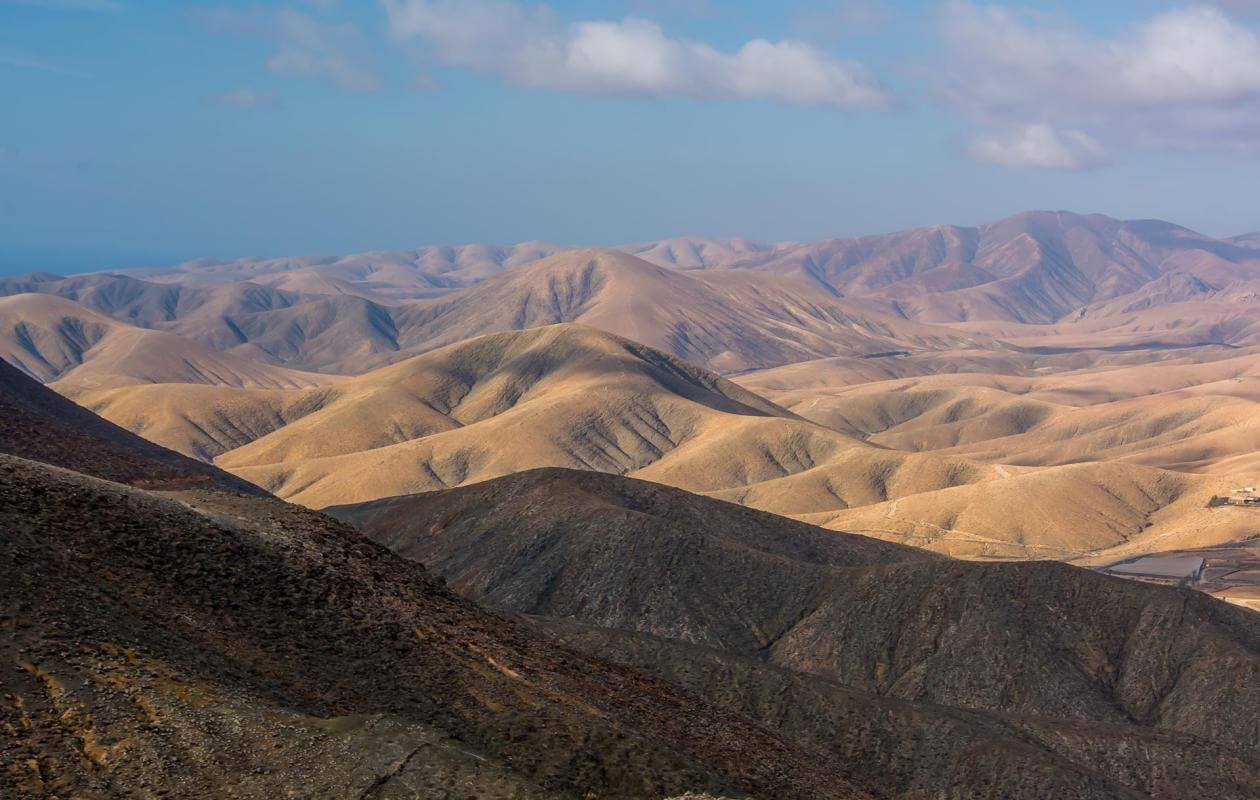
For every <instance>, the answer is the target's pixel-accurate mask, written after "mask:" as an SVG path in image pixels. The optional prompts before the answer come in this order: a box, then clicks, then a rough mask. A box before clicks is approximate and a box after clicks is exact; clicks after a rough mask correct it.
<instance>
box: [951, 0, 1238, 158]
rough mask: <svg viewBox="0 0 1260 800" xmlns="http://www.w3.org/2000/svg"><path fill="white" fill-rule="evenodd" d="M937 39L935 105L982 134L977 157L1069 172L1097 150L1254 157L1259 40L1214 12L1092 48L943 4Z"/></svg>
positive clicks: (1160, 19) (1052, 31)
mask: <svg viewBox="0 0 1260 800" xmlns="http://www.w3.org/2000/svg"><path fill="white" fill-rule="evenodd" d="M942 35H943V40H944V43H945V50H946V53H947V62H946V68H945V69H944V70H943V71H942V73H941V74H942V76H943V77H944V80H945V82H946V85H945V90H946V93H947V96H948V97H949V99H950V100H951V101H952V103H953V104H954V106H955V107H956V108H958V109H960V110H961V111H962V112H963V113H964V114H966V115H967V116H968V117H969V118H971V119H973V120H974V121H976V122H977V123H978V124H979V125H980V126H981V127H982V129H985V130H984V132H982V133H981V134H979V136H978V138H977V141H976V142H975V143H974V145H973V147H972V148H971V153H972V154H973V155H975V156H977V157H980V158H985V159H987V160H990V161H997V162H998V163H1016V162H1018V161H1020V157H1019V154H1021V153H1022V154H1025V155H1026V156H1027V157H1026V158H1025V159H1024V161H1025V162H1026V163H1028V164H1029V165H1033V166H1046V167H1059V168H1080V165H1082V164H1094V163H1097V161H1098V160H1099V159H1100V158H1101V148H1102V145H1101V144H1100V140H1101V141H1109V140H1110V141H1117V142H1119V141H1123V142H1125V143H1132V144H1134V145H1137V146H1142V147H1148V148H1157V149H1181V150H1205V151H1232V152H1245V153H1249V154H1260V136H1258V134H1260V37H1257V35H1256V33H1255V31H1253V30H1252V29H1251V28H1250V27H1248V26H1246V25H1243V24H1241V23H1240V22H1238V21H1236V20H1233V19H1231V18H1230V17H1229V16H1228V15H1227V14H1226V13H1225V12H1223V11H1221V10H1220V9H1217V8H1212V7H1208V6H1195V7H1190V8H1184V9H1177V10H1172V11H1166V12H1163V13H1160V14H1157V15H1155V16H1152V17H1150V18H1148V19H1146V20H1143V21H1140V22H1138V23H1137V24H1135V25H1133V26H1132V27H1130V28H1129V29H1127V30H1125V31H1123V32H1121V33H1119V34H1118V35H1116V36H1113V37H1099V36H1097V35H1094V34H1091V33H1089V32H1086V31H1084V30H1081V29H1079V28H1076V27H1073V26H1071V25H1068V24H1065V23H1063V22H1062V21H1061V20H1058V19H1053V20H1052V19H1050V18H1047V17H1045V16H1039V15H1036V14H1034V13H1031V12H1029V13H1023V12H1021V11H1020V10H1018V9H1016V8H1012V7H1008V6H998V5H978V4H976V3H974V2H971V0H952V2H951V3H949V5H948V6H947V8H946V10H945V13H944V17H943V19H942ZM1082 137H1083V138H1082ZM1038 162H1040V163H1038Z"/></svg>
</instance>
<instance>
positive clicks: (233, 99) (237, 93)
mask: <svg viewBox="0 0 1260 800" xmlns="http://www.w3.org/2000/svg"><path fill="white" fill-rule="evenodd" d="M204 102H205V104H206V105H209V106H223V107H227V108H276V107H277V106H278V105H279V104H280V103H279V100H278V99H277V98H276V96H275V95H274V94H271V93H270V92H260V91H258V90H256V89H251V88H250V87H248V86H242V87H240V88H239V89H233V90H232V91H230V92H224V93H223V94H212V95H209V96H207V97H205V98H204Z"/></svg>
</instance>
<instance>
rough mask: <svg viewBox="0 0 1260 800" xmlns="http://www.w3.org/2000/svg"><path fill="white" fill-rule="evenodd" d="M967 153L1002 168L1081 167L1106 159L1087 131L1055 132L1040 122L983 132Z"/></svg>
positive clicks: (1065, 168)
mask: <svg viewBox="0 0 1260 800" xmlns="http://www.w3.org/2000/svg"><path fill="white" fill-rule="evenodd" d="M969 152H970V153H971V156H972V157H973V158H975V159H976V160H978V161H987V162H989V163H992V164H1000V165H1002V166H1004V167H1037V168H1041V169H1062V170H1083V169H1090V168H1093V167H1097V166H1101V165H1102V164H1103V162H1104V161H1105V160H1106V154H1105V152H1104V151H1103V146H1102V145H1101V144H1100V143H1099V142H1098V141H1097V140H1096V139H1094V138H1093V137H1091V136H1090V135H1089V134H1087V133H1084V132H1082V131H1076V130H1066V131H1056V130H1055V129H1054V128H1051V127H1050V126H1049V125H1045V124H1041V123H1036V124H1032V125H1025V126H1023V127H1021V128H1017V129H1015V130H1011V131H1004V132H1002V133H990V134H985V135H982V136H980V137H978V138H977V139H976V140H975V141H974V142H972V144H971V148H970V150H969Z"/></svg>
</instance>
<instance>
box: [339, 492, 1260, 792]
mask: <svg viewBox="0 0 1260 800" xmlns="http://www.w3.org/2000/svg"><path fill="white" fill-rule="evenodd" d="M332 511H333V513H335V514H337V515H338V516H341V517H342V518H344V519H349V520H353V521H354V522H356V524H359V525H361V526H362V527H363V529H364V530H365V531H366V532H367V533H368V534H369V535H370V536H371V537H373V538H375V539H376V540H377V541H380V542H383V543H385V544H387V545H389V546H390V547H391V548H393V549H395V550H396V551H397V552H400V553H403V554H405V555H408V556H409V557H413V558H417V559H420V560H423V561H424V562H425V563H426V564H428V565H429V567H430V569H431V570H432V571H433V572H435V573H437V574H439V575H442V576H444V577H445V578H447V580H448V581H450V583H451V585H452V586H453V587H455V588H457V589H459V590H460V591H461V592H463V593H465V594H467V595H468V596H470V597H473V598H476V599H481V600H484V601H486V602H489V603H492V604H493V605H496V606H498V607H500V608H503V609H505V610H510V611H515V612H518V613H521V614H527V615H530V617H529V618H530V619H531V620H532V621H533V622H534V624H536V625H537V626H539V627H540V628H541V629H544V630H547V631H549V632H551V633H552V634H553V635H557V636H559V637H561V638H562V639H563V640H564V641H565V642H566V643H568V644H570V645H571V646H574V647H577V648H581V649H584V650H587V651H588V652H591V653H597V654H599V655H600V656H601V657H605V658H612V659H614V660H618V661H620V662H622V663H625V664H627V665H633V666H636V667H638V668H641V669H645V670H648V671H651V672H653V673H655V674H657V675H658V676H660V677H663V678H665V679H668V680H670V681H672V682H676V683H678V684H681V685H683V686H685V687H687V688H689V689H691V690H692V691H693V692H695V693H696V694H697V695H699V696H700V697H702V698H704V699H707V700H708V701H710V702H712V703H715V704H718V705H722V706H725V707H727V708H729V709H731V710H733V711H738V712H739V713H741V714H745V715H748V716H749V717H752V718H754V719H758V720H760V721H761V722H763V723H764V724H766V725H767V726H769V727H772V728H774V729H775V730H777V731H778V732H780V733H781V734H782V735H784V736H785V737H787V738H789V739H790V740H792V741H794V742H796V743H797V744H798V745H800V746H803V747H810V748H818V749H822V750H825V751H826V752H828V753H829V754H830V755H832V756H833V757H836V758H838V759H840V760H842V762H843V763H846V764H847V765H849V769H850V770H851V771H850V773H849V777H850V778H851V779H853V780H854V781H856V782H857V783H859V784H861V785H862V786H863V788H867V789H868V790H869V791H871V793H872V794H875V795H876V796H884V797H905V798H928V797H933V798H934V797H941V796H944V797H966V798H1033V797H1035V798H1136V797H1159V798H1170V800H1171V798H1187V797H1221V798H1225V797H1228V798H1238V800H1243V798H1254V797H1257V796H1260V691H1257V687H1260V615H1256V614H1254V613H1252V612H1248V611H1245V610H1242V609H1238V608H1235V607H1232V606H1228V605H1226V604H1224V603H1221V602H1219V601H1216V600H1214V599H1212V598H1210V597H1208V596H1207V595H1204V594H1201V593H1198V592H1194V591H1189V590H1182V589H1175V588H1168V587H1157V586H1148V585H1143V584H1137V583H1133V582H1129V581H1123V580H1119V579H1114V578H1109V577H1107V576H1103V575H1098V574H1096V573H1094V572H1091V571H1088V570H1083V569H1078V568H1074V567H1070V566H1067V565H1063V564H1059V563H1056V562H1033V563H1020V564H981V563H968V562H958V561H952V560H949V559H943V558H936V557H927V556H925V555H923V554H922V553H919V552H917V551H913V550H907V549H906V548H898V547H893V546H890V545H887V544H885V543H882V542H876V541H873V540H870V539H866V538H864V537H859V536H849V535H845V534H836V533H835V532H832V531H824V530H822V529H818V528H813V527H812V526H809V525H805V524H802V523H798V522H794V521H791V520H785V519H782V518H779V517H775V516H773V515H770V514H764V513H760V512H755V511H750V510H749V509H745V508H742V507H739V506H733V505H729V504H726V503H722V502H719V501H715V500H712V499H710V498H705V497H699V496H696V495H690V494H688V493H686V492H682V491H680V490H677V489H670V488H667V487H662V486H657V485H655V484H651V483H646V482H643V481H637V480H632V479H627V478H620V477H616V476H611V475H602V474H593V473H585V472H573V471H568V470H554V469H553V470H536V471H532V472H528V473H521V474H517V475H512V476H508V477H504V478H500V479H496V480H492V481H487V482H485V483H481V484H476V485H472V486H467V487H462V488H458V489H452V490H448V491H441V492H433V493H428V494H423V495H414V496H411V497H403V498H393V499H390V500H382V501H377V502H375V503H370V504H364V505H362V506H351V507H343V508H339V509H333V510H332Z"/></svg>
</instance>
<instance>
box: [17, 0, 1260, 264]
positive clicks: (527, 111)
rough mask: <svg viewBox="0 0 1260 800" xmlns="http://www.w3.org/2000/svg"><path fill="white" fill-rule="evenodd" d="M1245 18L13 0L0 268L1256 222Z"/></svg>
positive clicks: (1258, 45) (625, 4)
mask: <svg viewBox="0 0 1260 800" xmlns="http://www.w3.org/2000/svg"><path fill="white" fill-rule="evenodd" d="M1256 11H1260V1H1258V2H1254V3H1253V2H1250V1H1249V0H1229V1H1228V2H1224V3H1222V4H1220V5H1216V6H1204V5H1186V4H1180V3H1163V2H1155V1H1154V0H1130V1H1128V2H1125V1H1124V0H1111V2H1108V3H1096V2H1065V3H1059V4H1049V3H1037V4H1032V5H1019V4H1014V3H984V2H971V1H970V0H940V1H939V2H937V1H936V0H924V1H923V2H893V0H882V1H881V0H801V2H785V3H765V2H718V0H708V2H705V0H618V1H614V0H606V1H605V2H553V3H551V4H549V5H548V6H541V5H540V4H537V3H532V2H526V1H525V0H520V1H519V2H517V1H515V0H459V2H450V0H383V2H375V1H374V0H360V1H359V2H351V0H340V2H336V0H292V1H291V2H288V3H259V2H242V3H221V4H213V3H209V4H205V5H198V4H193V3H182V2H169V1H168V2H156V1H151V0H0V100H2V101H3V118H2V119H3V124H2V125H0V273H19V272H26V271H32V270H51V271H55V272H74V271H83V270H90V269H105V268H111V267H116V268H121V267H128V266H141V265H154V264H165V263H173V262H178V261H181V260H186V259H190V258H195V257H202V256H207V257H220V258H226V257H235V256H243V255H294V254H300V253H311V252H351V251H360V250H369V249H391V248H403V247H410V246H416V245H420V244H426V243H438V242H442V243H459V242H502V243H506V242H514V241H521V240H526V239H546V240H551V241H557V242H564V243H574V244H592V245H599V244H615V243H621V242H630V241H639V240H645V239H655V238H663V237H668V236H677V235H709V236H735V235H739V236H749V237H753V238H760V239H769V240H788V239H795V240H811V239H821V238H826V237H829V236H838V235H851V234H861V233H874V232H881V231H887V230H894V229H899V228H905V227H912V226H917V225H926V224H933V223H938V222H952V223H958V224H974V223H979V222H984V221H989V220H993V219H996V218H1000V217H1002V216H1006V215H1008V214H1011V213H1014V212H1017V211H1021V210H1026V209H1030V208H1067V209H1072V210H1079V211H1099V212H1103V213H1107V214H1111V215H1114V216H1119V217H1160V218H1165V219H1170V220H1173V221H1176V222H1180V223H1182V224H1185V225H1189V226H1191V227H1195V228H1197V229H1200V230H1203V231H1205V232H1207V233H1211V234H1215V235H1230V234H1235V233H1242V232H1246V231H1251V230H1255V229H1260V202H1257V199H1256V196H1257V192H1256V189H1255V187H1256V186H1257V185H1260V158H1257V156H1258V155H1260V147H1258V146H1257V144H1255V143H1260V39H1257V36H1256V30H1257V25H1258V22H1260V20H1258V19H1257V17H1256V16H1255V12H1256ZM750 43H752V44H750Z"/></svg>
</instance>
